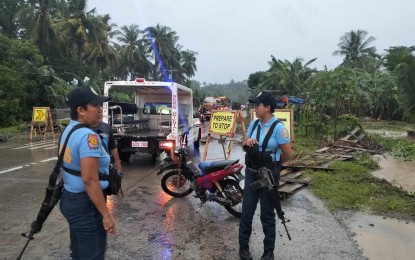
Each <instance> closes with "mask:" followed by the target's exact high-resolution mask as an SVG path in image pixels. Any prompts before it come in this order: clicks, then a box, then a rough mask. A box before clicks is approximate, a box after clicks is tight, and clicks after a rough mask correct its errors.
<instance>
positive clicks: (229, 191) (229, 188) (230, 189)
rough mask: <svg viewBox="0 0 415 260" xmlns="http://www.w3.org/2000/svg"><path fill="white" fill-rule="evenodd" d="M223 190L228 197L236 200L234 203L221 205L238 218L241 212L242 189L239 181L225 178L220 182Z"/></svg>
mask: <svg viewBox="0 0 415 260" xmlns="http://www.w3.org/2000/svg"><path fill="white" fill-rule="evenodd" d="M220 184H221V186H222V189H223V192H224V193H225V195H226V197H227V198H228V199H230V198H232V199H233V201H235V202H237V203H236V204H235V205H233V206H231V205H223V206H224V207H225V209H226V210H227V211H228V212H229V213H231V214H232V215H233V216H235V217H237V218H240V217H241V214H242V198H243V193H244V190H243V189H242V188H241V186H240V185H239V183H238V182H237V181H235V180H232V179H226V180H223V181H221V182H220Z"/></svg>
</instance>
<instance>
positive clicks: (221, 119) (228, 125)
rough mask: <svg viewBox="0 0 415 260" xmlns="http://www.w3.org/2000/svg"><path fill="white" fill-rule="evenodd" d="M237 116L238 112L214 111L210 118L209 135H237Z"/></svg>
mask: <svg viewBox="0 0 415 260" xmlns="http://www.w3.org/2000/svg"><path fill="white" fill-rule="evenodd" d="M236 116H237V111H236V110H230V111H222V110H213V111H212V116H211V117H210V126H209V133H212V134H220V135H233V134H234V133H235V126H236Z"/></svg>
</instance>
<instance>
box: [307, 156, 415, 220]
mask: <svg viewBox="0 0 415 260" xmlns="http://www.w3.org/2000/svg"><path fill="white" fill-rule="evenodd" d="M357 162H358V163H356V162H338V163H335V164H333V165H332V167H333V168H336V169H337V170H336V171H334V172H315V173H312V174H310V176H311V185H310V188H311V191H312V192H313V193H314V194H315V195H316V196H318V197H319V198H321V199H323V200H325V201H326V202H327V204H326V205H327V207H328V208H329V209H330V210H334V211H335V210H360V211H368V212H372V213H377V214H390V215H399V216H402V217H405V218H407V219H412V220H415V215H414V214H413V213H414V212H415V194H409V193H407V192H406V191H404V190H402V189H400V188H397V187H394V186H392V185H391V184H390V183H388V182H387V181H385V180H380V179H378V178H376V177H373V176H372V175H371V174H370V173H369V172H368V169H367V168H366V167H365V166H362V165H361V163H359V162H360V160H359V161H357Z"/></svg>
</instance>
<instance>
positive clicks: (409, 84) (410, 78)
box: [384, 46, 415, 122]
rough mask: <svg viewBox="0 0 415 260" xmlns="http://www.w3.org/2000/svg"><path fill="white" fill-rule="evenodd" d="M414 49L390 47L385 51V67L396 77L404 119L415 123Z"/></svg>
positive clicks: (412, 47)
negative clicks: (403, 109)
mask: <svg viewBox="0 0 415 260" xmlns="http://www.w3.org/2000/svg"><path fill="white" fill-rule="evenodd" d="M414 51H415V47H414V46H411V47H404V46H399V47H391V48H389V49H387V50H386V52H387V54H386V55H385V62H384V65H385V67H386V68H387V69H388V70H389V71H392V72H393V73H394V74H395V75H396V76H397V82H398V86H399V89H400V91H401V97H402V100H403V101H404V105H405V112H404V117H406V118H407V119H408V120H409V121H410V122H415V55H414V54H413V52H414Z"/></svg>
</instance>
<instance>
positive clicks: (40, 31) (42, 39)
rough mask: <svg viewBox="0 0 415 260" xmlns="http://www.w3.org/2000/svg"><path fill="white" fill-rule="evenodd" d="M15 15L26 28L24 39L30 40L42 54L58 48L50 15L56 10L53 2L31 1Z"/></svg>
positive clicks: (44, 0) (47, 0) (51, 0)
mask: <svg viewBox="0 0 415 260" xmlns="http://www.w3.org/2000/svg"><path fill="white" fill-rule="evenodd" d="M27 2H28V3H27V5H26V6H24V7H23V8H22V9H20V10H19V11H18V12H17V13H16V17H18V19H19V20H21V21H22V23H25V24H23V26H24V27H25V28H27V31H26V34H25V38H27V39H31V40H33V41H34V43H35V44H36V45H37V46H38V47H39V49H40V51H41V52H42V53H49V52H50V51H52V50H53V49H56V47H58V41H57V34H56V30H55V28H54V22H53V17H52V13H53V12H54V11H53V10H56V6H57V3H56V1H54V0H31V1H27Z"/></svg>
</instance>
